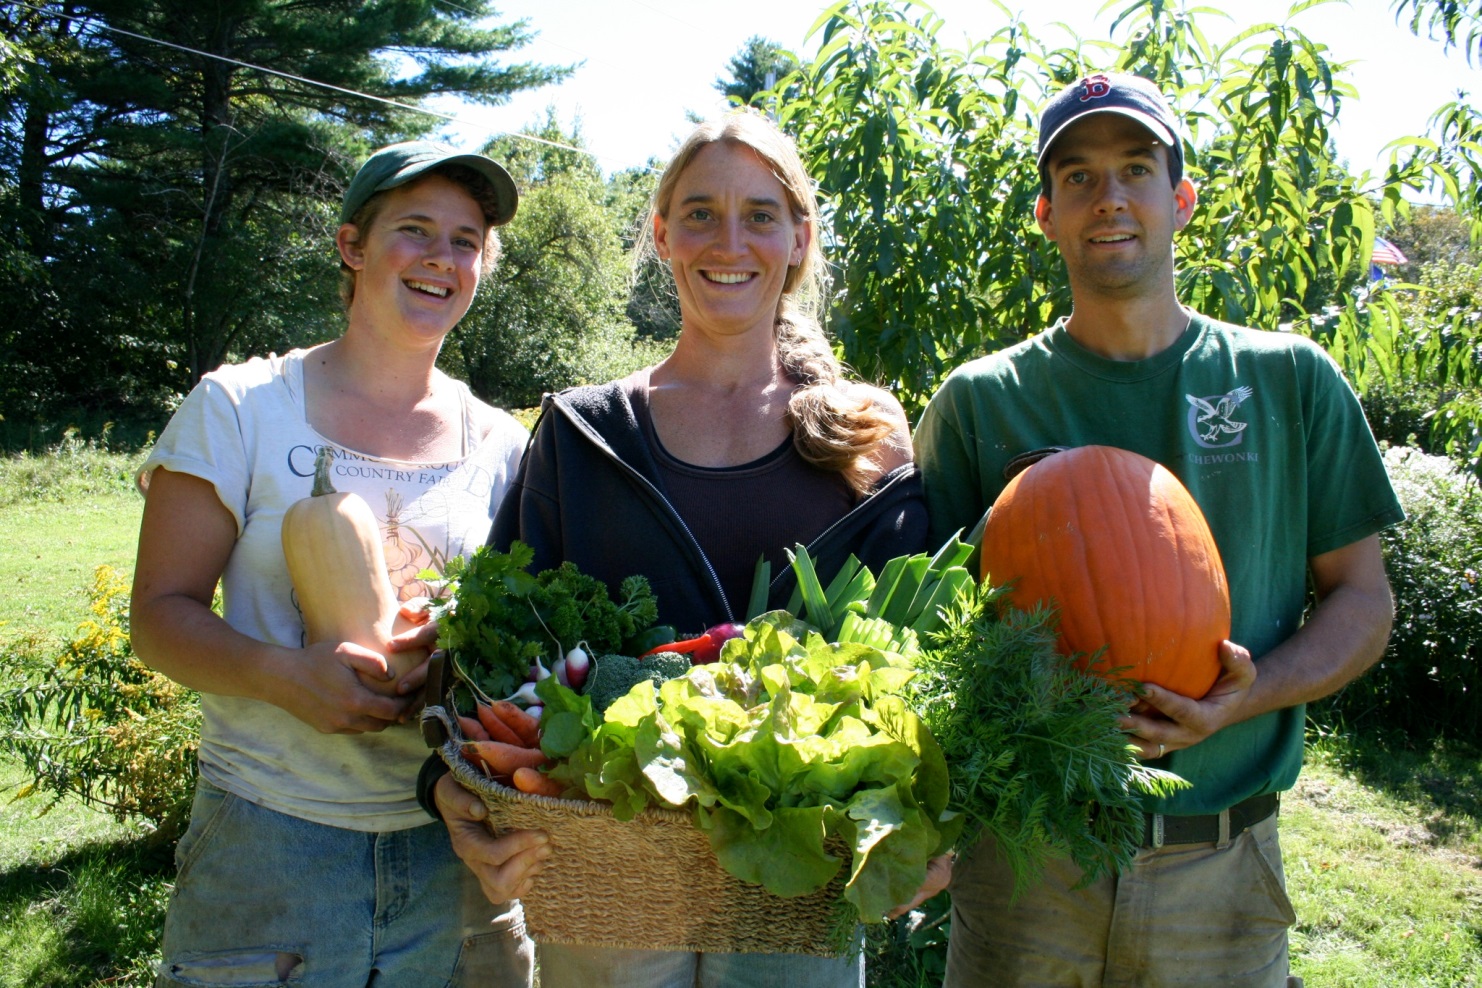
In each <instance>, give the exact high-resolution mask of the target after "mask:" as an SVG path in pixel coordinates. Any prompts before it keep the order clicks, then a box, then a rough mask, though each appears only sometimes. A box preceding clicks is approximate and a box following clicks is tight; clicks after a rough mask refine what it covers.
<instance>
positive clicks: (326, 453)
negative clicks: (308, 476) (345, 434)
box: [309, 446, 337, 497]
mask: <svg viewBox="0 0 1482 988" xmlns="http://www.w3.org/2000/svg"><path fill="white" fill-rule="evenodd" d="M333 462H334V450H333V449H331V448H330V447H328V446H325V447H323V448H322V449H320V450H319V455H318V456H316V457H314V489H313V490H311V491H310V492H309V496H310V497H323V496H324V495H326V494H334V493H337V492H336V491H335V489H334V482H333V481H331V480H330V479H329V465H330V464H331V463H333Z"/></svg>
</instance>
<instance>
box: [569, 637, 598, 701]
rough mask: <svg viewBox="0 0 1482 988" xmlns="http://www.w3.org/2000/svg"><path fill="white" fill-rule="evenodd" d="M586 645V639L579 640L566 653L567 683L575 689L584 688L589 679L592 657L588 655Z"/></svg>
mask: <svg viewBox="0 0 1482 988" xmlns="http://www.w3.org/2000/svg"><path fill="white" fill-rule="evenodd" d="M584 645H586V642H585V641H579V642H577V643H576V644H575V645H574V646H572V648H571V649H570V651H568V652H567V653H566V679H567V680H568V682H567V683H566V685H567V686H570V687H571V688H572V689H574V690H579V689H581V688H582V685H583V684H585V683H586V681H587V673H588V672H589V671H590V670H591V668H592V660H591V657H590V656H588V655H587V650H586V649H585V648H584V647H583V646H584Z"/></svg>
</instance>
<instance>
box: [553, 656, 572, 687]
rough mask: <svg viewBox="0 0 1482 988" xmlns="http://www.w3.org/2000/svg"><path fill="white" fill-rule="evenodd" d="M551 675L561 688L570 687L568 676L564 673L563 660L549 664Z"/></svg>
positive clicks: (564, 664)
mask: <svg viewBox="0 0 1482 988" xmlns="http://www.w3.org/2000/svg"><path fill="white" fill-rule="evenodd" d="M551 675H552V676H555V677H556V682H558V683H560V684H561V685H562V686H567V687H569V686H570V685H571V682H570V678H569V675H568V673H567V672H566V660H565V659H557V660H556V661H555V662H553V663H551Z"/></svg>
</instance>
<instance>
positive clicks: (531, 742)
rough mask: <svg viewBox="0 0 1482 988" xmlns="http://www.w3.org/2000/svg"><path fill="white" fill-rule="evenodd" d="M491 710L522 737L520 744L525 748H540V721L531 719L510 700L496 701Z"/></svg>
mask: <svg viewBox="0 0 1482 988" xmlns="http://www.w3.org/2000/svg"><path fill="white" fill-rule="evenodd" d="M489 709H490V710H492V711H493V712H494V715H495V716H496V717H498V718H499V719H500V720H502V721H504V722H505V723H506V724H507V725H509V727H510V729H511V730H513V731H514V732H515V733H516V734H518V735H519V736H520V742H521V743H522V744H524V746H525V747H527V748H538V747H540V721H538V720H536V719H535V718H534V717H531V716H530V715H529V714H527V713H525V711H523V710H521V709H520V708H519V707H517V706H515V705H514V704H513V703H510V702H509V701H508V700H495V701H494V702H493V704H491V705H490V707H489Z"/></svg>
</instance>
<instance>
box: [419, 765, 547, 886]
mask: <svg viewBox="0 0 1482 988" xmlns="http://www.w3.org/2000/svg"><path fill="white" fill-rule="evenodd" d="M432 798H433V801H434V802H436V803H437V810H438V812H439V813H441V814H442V817H443V823H444V824H446V825H447V828H448V836H449V838H451V840H452V842H453V853H455V854H457V855H458V857H459V859H461V860H462V861H463V863H464V864H466V865H468V868H469V870H470V871H472V872H473V873H474V876H475V877H476V878H478V880H479V887H480V888H482V889H483V890H484V897H485V898H487V899H488V900H489V901H490V902H491V903H493V904H495V905H501V904H503V903H505V902H508V901H509V900H511V899H518V898H519V897H520V896H522V895H527V894H528V893H529V892H530V887H531V885H533V884H534V882H535V876H537V875H539V874H540V873H541V871H542V870H544V868H545V864H546V861H547V860H548V859H549V858H550V856H551V845H550V838H549V837H547V836H546V834H545V832H544V831H541V830H514V831H511V832H509V833H507V834H500V835H499V836H498V837H495V836H494V835H493V834H491V833H489V830H488V828H487V827H486V826H485V825H484V819H485V817H487V816H488V815H489V810H488V808H486V807H485V806H484V802H483V800H481V799H479V797H478V796H476V795H474V794H473V793H471V792H469V791H468V790H467V789H464V788H463V787H462V786H460V785H459V784H458V782H457V780H456V779H454V778H453V777H452V776H451V775H445V776H443V777H442V778H441V779H438V780H437V785H436V786H434V787H433V790H432Z"/></svg>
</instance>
